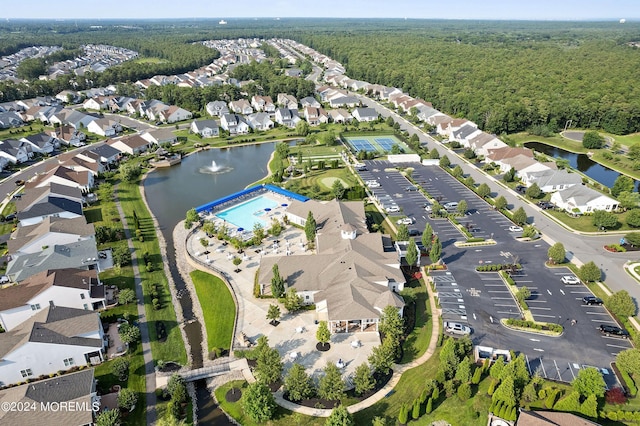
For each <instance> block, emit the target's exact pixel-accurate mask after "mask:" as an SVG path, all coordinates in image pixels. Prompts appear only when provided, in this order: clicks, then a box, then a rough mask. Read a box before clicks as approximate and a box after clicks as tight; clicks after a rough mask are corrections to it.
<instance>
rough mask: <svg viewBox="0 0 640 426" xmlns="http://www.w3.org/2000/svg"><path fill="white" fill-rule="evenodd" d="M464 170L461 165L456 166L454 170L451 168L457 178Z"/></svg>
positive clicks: (452, 173)
mask: <svg viewBox="0 0 640 426" xmlns="http://www.w3.org/2000/svg"><path fill="white" fill-rule="evenodd" d="M463 174H464V172H463V171H462V167H460V166H459V165H457V166H455V167H454V168H453V170H451V175H452V176H453V177H455V178H461V177H462V175H463Z"/></svg>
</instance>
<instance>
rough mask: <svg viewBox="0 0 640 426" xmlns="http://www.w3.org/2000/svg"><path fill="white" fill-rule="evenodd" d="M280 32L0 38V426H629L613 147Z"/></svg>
mask: <svg viewBox="0 0 640 426" xmlns="http://www.w3.org/2000/svg"><path fill="white" fill-rule="evenodd" d="M279 21H280V20H279V19H275V20H274V21H273V23H272V24H270V25H267V24H266V23H263V22H258V20H257V19H256V20H255V21H247V22H248V23H251V22H254V24H255V30H254V31H253V32H252V31H248V28H250V26H245V27H244V28H243V27H236V25H238V24H237V23H235V22H231V23H227V21H225V20H224V19H223V20H221V21H218V20H215V22H213V21H212V22H208V21H203V22H206V24H202V23H198V22H196V21H194V23H193V27H191V26H190V25H191V24H188V23H187V24H185V23H183V22H179V23H176V24H175V25H176V26H175V27H170V26H167V27H164V25H165V23H164V22H162V21H161V22H160V23H153V24H149V25H150V27H147V23H145V22H144V21H143V22H142V23H141V24H140V26H138V24H136V25H130V24H132V23H133V22H131V23H129V22H125V23H124V24H117V25H116V24H112V23H110V22H105V23H100V24H99V25H92V26H88V27H86V28H84V27H83V28H82V29H78V27H77V24H75V28H76V29H75V30H74V25H73V24H71V23H61V24H59V25H61V26H60V28H64V29H65V30H64V31H60V32H59V33H58V30H52V31H51V34H50V35H49V36H47V37H50V38H46V39H43V40H51V44H52V45H51V46H47V45H45V44H47V43H44V42H42V43H35V42H34V43H33V45H31V46H29V45H28V43H27V44H25V43H24V42H22V41H20V42H17V41H16V40H17V39H15V37H16V35H15V34H18V33H19V32H20V31H23V29H17V28H18V27H15V26H13V25H16V24H13V23H11V22H9V21H7V23H5V25H7V26H8V27H7V28H13V29H14V32H13V33H10V32H7V34H13V35H11V36H10V38H9V39H7V40H8V41H6V42H3V43H6V46H4V45H3V50H2V51H3V53H5V55H4V56H2V57H1V58H0V85H1V87H0V96H1V97H2V98H1V100H2V102H0V129H1V136H0V172H1V177H2V180H1V181H0V186H2V188H3V190H4V193H5V194H6V196H3V198H4V199H3V200H2V203H1V204H0V205H1V206H2V211H0V216H1V217H0V219H2V220H1V221H0V228H1V229H2V234H3V235H2V238H1V239H0V244H1V245H3V246H4V248H5V250H4V252H3V262H2V263H3V265H2V267H1V269H2V271H1V272H0V327H1V329H0V352H2V354H1V355H2V356H0V402H1V403H2V404H3V405H2V408H3V410H0V423H2V424H5V423H6V424H35V423H47V422H50V423H51V424H54V423H55V424H69V425H75V424H78V425H87V424H97V425H118V424H132V425H133V424H161V422H175V423H176V424H177V423H180V422H182V424H197V423H202V424H283V425H284V424H294V423H295V424H298V423H300V422H305V423H309V424H312V425H337V424H340V425H355V424H374V425H381V424H401V425H405V424H409V423H411V424H430V425H431V424H434V425H447V424H448V425H457V424H464V425H466V424H490V425H505V424H508V425H512V426H514V425H538V424H540V425H542V424H545V425H546V424H549V425H551V424H557V425H565V424H566V425H569V424H571V425H573V424H614V423H612V422H617V421H619V422H623V423H624V424H627V423H629V424H631V423H632V422H633V421H635V419H637V415H638V413H640V410H638V408H636V407H637V398H638V397H637V396H636V393H637V389H636V388H637V386H638V385H640V382H638V380H640V373H638V370H637V369H636V366H638V365H640V364H639V363H638V360H639V359H640V355H639V354H640V352H638V349H637V346H636V345H637V344H638V334H639V333H640V325H639V324H638V317H637V302H636V301H637V300H638V299H637V297H638V296H640V291H638V287H637V285H638V283H639V282H640V274H639V273H640V264H639V263H637V258H636V257H635V256H634V254H633V253H634V252H635V251H636V250H637V247H638V246H640V232H638V231H637V230H638V229H639V228H640V219H638V218H637V212H638V211H640V200H639V199H638V198H637V188H636V186H637V185H636V184H637V182H636V181H635V180H634V178H635V176H636V173H635V171H634V169H633V166H630V165H629V164H627V163H626V162H625V161H626V160H625V159H624V157H628V158H636V157H637V158H640V156H638V154H637V153H636V152H635V148H634V146H636V145H634V144H633V143H634V140H633V139H632V138H633V136H629V135H627V133H630V132H621V133H622V134H623V136H620V137H618V136H619V135H617V134H616V133H614V132H611V131H605V130H604V129H603V128H602V127H600V126H599V125H598V124H596V121H597V120H596V119H595V118H594V119H593V121H592V122H590V123H587V125H584V122H581V125H580V126H575V125H574V127H572V120H576V121H577V120H578V119H577V118H575V117H574V116H570V115H566V117H565V116H563V117H565V118H566V119H565V120H564V121H563V122H562V123H559V122H558V120H557V118H556V117H555V116H554V118H553V120H551V119H550V120H549V122H548V123H542V124H540V123H537V124H535V125H531V126H530V127H529V128H528V129H527V130H526V131H520V132H517V131H513V132H510V131H499V130H497V129H498V128H499V127H500V126H499V125H498V124H496V121H498V119H497V118H495V117H496V114H498V111H497V110H495V109H494V110H493V111H484V110H483V111H479V112H478V113H475V112H473V111H466V113H465V110H464V109H462V108H461V107H460V105H461V103H456V102H459V101H460V99H462V98H464V96H469V97H471V96H472V94H471V92H470V91H472V89H473V88H472V87H466V88H465V90H467V92H466V93H465V91H464V90H463V91H458V92H457V93H453V92H452V93H451V94H449V93H447V99H448V100H447V101H446V102H443V100H442V98H441V97H440V94H441V93H443V92H445V91H446V90H450V88H449V89H448V88H447V87H446V86H445V85H442V87H441V88H439V89H438V90H439V92H438V95H435V94H433V93H434V92H429V90H431V89H432V87H431V86H430V83H424V80H418V79H421V78H423V77H424V76H423V75H422V74H420V73H415V75H413V76H406V75H404V74H402V73H401V70H403V69H404V66H405V65H403V64H396V65H397V66H398V71H397V72H396V73H391V74H385V73H384V72H383V71H381V70H382V69H383V68H384V67H386V66H388V64H382V63H381V62H380V59H377V61H378V63H375V59H373V58H378V56H377V55H378V53H377V52H374V51H367V49H368V48H361V47H355V46H360V45H359V44H358V43H364V41H362V40H365V39H366V38H367V36H366V35H365V36H362V35H361V34H367V33H366V31H372V34H377V36H378V37H380V40H383V38H384V37H383V36H382V35H380V34H381V33H379V32H377V31H383V30H382V29H375V27H371V26H370V25H371V24H370V23H369V22H368V21H362V22H363V23H362V25H364V26H363V28H358V26H357V25H356V26H355V27H353V30H352V31H353V33H349V34H350V35H349V37H351V38H349V37H345V39H344V41H343V43H344V46H341V47H340V48H338V47H337V45H336V46H333V47H331V44H326V40H327V39H326V38H324V37H330V36H329V35H327V34H328V33H327V34H322V35H321V36H318V37H319V38H317V39H314V38H313V37H311V38H304V37H301V36H300V34H302V32H297V31H302V30H299V29H295V30H293V29H290V30H287V31H284V30H282V28H284V27H281V25H282V24H283V23H282V22H279ZM329 21H331V20H329ZM405 21H406V18H405ZM168 22H172V21H168ZM255 22H258V23H255ZM296 22H298V21H296ZM312 22H313V20H312ZM355 22H360V21H358V20H356V21H355ZM365 22H366V23H365ZM254 24H252V25H254ZM622 24H623V23H622V22H621V23H620V24H619V25H622ZM34 25H35V24H34ZM56 25H58V24H56ZM154 25H158V27H154ZM199 25H203V26H202V27H201V28H200V29H198V30H196V28H198V26H199ZM247 25H248V24H247ZM263 25H266V26H264V27H263ZM287 25H288V24H287ZM296 25H301V28H303V27H304V26H305V25H311V24H309V23H305V21H304V20H302V21H300V24H296ZM313 25H319V24H313ZM323 25H324V24H323ZM331 25H335V24H331ZM384 25H387V23H385V24H384ZM384 25H383V28H384ZM393 25H409V26H410V27H411V28H414V27H413V25H415V24H414V23H412V22H409V23H406V22H405V23H401V24H398V23H395V24H393ZM456 25H457V24H456ZM585 25H587V24H585ZM209 26H211V28H209ZM271 26H273V28H271ZM0 27H2V25H0ZM34 28H38V27H37V26H35V27H34ZM160 28H164V31H166V34H165V35H163V36H158V35H157V34H158V31H160V33H162V31H161V30H160ZM292 28H297V27H295V25H294V26H292ZM330 28H334V27H330ZM367 28H368V30H367ZM392 28H394V27H392ZM474 28H475V27H474ZM527 28H528V27H527ZM0 29H1V28H0ZM228 29H232V31H229V30H228ZM396 29H397V28H396ZM281 30H282V31H281ZM25 31H26V30H25ZM75 31H78V32H79V33H82V34H84V35H83V36H82V37H81V38H86V40H85V41H83V42H82V43H78V41H77V40H78V39H76V38H73V37H74V36H71V38H67V35H66V34H67V32H69V34H73V33H74V32H75ZM109 31H112V32H113V33H112V34H109ZM173 31H177V32H176V33H175V34H180V35H179V36H176V35H174V33H173ZM304 31H307V30H304ZM308 31H309V34H315V33H314V31H315V30H311V29H309V30H308ZM336 31H337V30H336ZM340 31H343V30H342V29H340ZM344 31H346V30H344ZM350 31H351V30H350ZM389 31H390V32H394V30H389ZM412 31H417V32H421V31H424V29H419V27H415V28H414V29H413V30H412ZM438 31H444V32H443V34H445V33H446V31H451V30H450V29H447V30H446V31H445V30H440V29H439V30H438ZM461 31H462V30H461ZM464 31H465V33H464V35H459V36H457V38H456V37H453V38H447V37H444V40H445V42H446V43H451V45H452V46H453V48H460V46H461V45H466V44H468V45H469V46H475V45H474V43H476V39H475V37H477V34H476V35H473V36H469V35H468V34H470V33H467V31H471V30H467V29H464ZM493 31H497V30H492V32H491V34H492V37H493V34H494V33H493ZM504 31H505V34H511V33H510V31H514V30H513V29H509V30H506V29H505V30H504ZM522 31H524V30H522ZM527 31H529V29H527ZM555 31H558V30H556V29H554V30H553V31H551V32H550V34H552V35H550V36H549V37H550V39H551V40H559V39H561V38H562V37H560V36H558V35H557V34H558V33H556V32H555ZM401 32H402V31H400V32H398V34H400V33H401ZM85 33H86V34H85ZM92 33H95V34H100V37H94V35H93V34H92ZM523 33H524V32H523ZM533 33H534V32H532V33H531V34H533ZM25 34H29V36H28V38H27V39H28V40H37V37H36V35H37V33H34V34H31V33H29V32H28V31H27V32H26V33H25ZM142 34H144V37H150V38H149V40H147V41H139V40H141V39H140V38H139V37H140V36H141V35H142ZM227 34H228V35H227ZM239 34H246V37H242V36H239ZM263 34H264V35H263ZM274 34H281V35H277V36H274ZM527 34H529V33H528V32H527ZM607 34H608V33H607ZM465 36H466V37H470V38H467V39H465ZM34 37H35V38H34ZM129 37H130V40H129V41H127V40H128V38H129ZM156 37H159V38H156ZM163 37H166V38H163ZM174 37H177V38H175V40H180V41H179V42H178V41H175V40H174ZM359 37H364V38H363V39H362V40H360V39H359ZM389 37H391V35H389ZM393 37H395V35H394V36H393ZM407 37H409V38H410V37H413V35H411V36H407ZM437 37H441V35H440V34H438V36H437ZM437 37H436V38H437ZM505 37H506V36H505ZM509 37H511V36H509ZM532 37H533V36H532ZM536 37H537V36H536ZM555 37H558V38H557V39H556V38H555ZM576 37H577V36H576ZM594 37H595V36H594ZM602 37H603V39H605V40H608V38H606V37H605V36H602ZM516 38H517V37H516ZM497 39H499V37H498V38H497ZM497 39H496V40H497ZM506 39H507V38H504V39H501V40H502V41H501V42H504V43H507V42H506V41H505V40H506ZM55 40H58V42H56V43H54V41H55ZM111 40H113V41H111ZM185 40H188V42H185ZM301 40H305V43H302V42H301ZM471 40H473V41H471ZM492 40H493V39H492ZM509 40H510V41H509V43H511V42H513V41H511V39H509ZM536 40H538V39H537V38H536ZM492 42H493V41H492ZM520 42H521V40H518V43H520ZM538 42H539V43H540V44H542V43H547V42H548V40H547V39H545V38H544V37H540V39H539V41H538ZM149 43H155V45H154V44H149ZM174 43H181V46H182V47H183V50H184V51H180V49H177V50H176V46H177V44H174ZM380 43H381V44H380V47H379V48H380V49H386V48H387V47H385V44H384V43H383V42H382V41H380ZM532 43H533V42H532ZM0 44H2V43H0ZM54 44H55V45H54ZM365 44H366V43H365ZM150 46H154V47H153V48H151V47H150ZM363 46H364V45H363ZM443 46H446V49H448V48H449V46H448V45H441V46H440V47H441V48H442V49H445V47H443ZM133 47H135V49H134V48H133ZM626 47H627V48H628V49H632V47H631V46H628V45H627V46H626ZM341 48H344V49H347V50H346V51H349V49H352V54H351V55H345V54H344V53H343V50H340V49H341ZM484 48H487V47H484ZM590 48H595V47H593V46H591V47H590ZM359 49H364V50H359ZM398 49H399V50H402V49H404V48H403V47H401V46H398ZM446 49H445V50H446ZM492 49H493V47H492ZM363 52H365V53H363ZM467 54H468V55H469V56H471V55H470V54H469V53H467ZM416 55H418V56H416V57H417V58H418V57H420V56H419V53H416ZM338 59H339V60H338ZM474 60H476V61H478V59H477V58H475V57H474ZM368 61H373V62H374V63H373V64H370V62H368ZM425 61H428V60H425ZM176 64H178V65H176ZM416 66H417V65H416ZM434 66H435V65H434ZM452 67H453V66H452ZM442 69H448V68H447V67H445V68H439V71H438V72H442ZM434 70H435V68H434ZM156 71H157V72H156ZM433 72H434V74H433V75H432V76H431V77H433V78H434V81H435V75H436V74H437V73H436V71H433ZM468 72H470V71H469V70H467V69H461V70H460V71H459V73H460V74H458V75H456V77H454V78H453V80H460V81H462V80H464V78H465V73H468ZM425 78H426V77H425ZM367 80H371V81H367ZM418 81H420V82H421V83H420V84H418V83H416V82H418ZM423 83H424V84H423ZM507 85H508V84H507V83H505V87H507ZM396 86H398V87H396ZM34 88H37V90H36V89H34ZM510 90H511V92H515V91H516V88H511V89H510ZM19 93H29V94H30V96H23V97H21V96H18V94H19ZM425 93H426V94H429V93H432V95H429V96H426V95H425ZM432 96H433V98H432ZM543 101H544V102H543ZM545 102H547V101H546V100H536V101H535V102H534V101H532V100H531V99H530V98H527V99H526V101H523V104H526V105H527V107H529V108H532V107H531V105H532V104H536V107H539V108H540V109H544V108H547V106H548V105H547V104H545ZM505 108H515V107H514V106H513V103H505ZM567 108H568V107H567ZM525 109H526V108H524V107H523V108H522V110H518V111H519V113H518V114H519V115H518V114H516V113H514V114H512V115H511V116H509V117H508V118H505V119H504V121H505V122H508V124H505V127H507V128H508V127H509V126H511V128H515V127H516V125H515V124H514V122H516V121H517V120H518V119H521V118H522V116H523V115H525V113H524V112H523V111H524V110H525ZM547 111H548V114H549V116H550V117H551V116H552V115H553V114H556V113H557V111H556V110H553V108H551V107H548V108H547ZM528 113H530V114H532V113H531V111H530V110H529V112H528ZM516 116H517V117H518V118H516ZM572 117H574V118H572ZM599 120H603V121H606V119H605V118H600V119H599ZM551 122H552V123H551ZM598 123H599V122H598ZM552 125H553V126H552ZM545 126H548V127H545ZM563 126H564V130H562V127H563ZM552 127H553V129H554V131H551V130H549V129H551V128H552ZM545 135H546V136H545ZM619 141H622V142H619ZM567 147H570V148H571V149H572V150H573V151H571V150H569V149H568V148H567ZM565 148H566V149H565ZM587 161H588V162H589V163H587ZM585 164H588V166H585ZM614 166H615V167H614ZM608 173H613V175H614V178H613V179H611V178H610V175H609V174H608ZM602 176H605V178H603V177H602ZM607 179H609V180H607ZM49 402H56V403H62V402H65V403H66V402H69V403H72V404H73V406H74V407H79V408H78V409H77V410H76V411H77V413H76V415H72V414H71V413H69V412H68V411H69V410H67V411H65V412H63V410H59V412H56V413H55V415H54V414H51V416H52V417H51V418H48V417H47V416H48V415H49V414H50V413H47V412H46V410H44V409H39V410H40V411H39V412H35V413H34V412H31V413H17V412H15V410H5V409H4V408H5V405H4V404H5V403H9V405H6V407H9V408H10V407H12V406H15V407H26V406H29V407H31V405H32V404H36V403H37V404H40V405H38V407H42V406H43V405H42V403H49ZM11 404H13V405H11ZM63 405H64V404H63ZM34 406H35V405H34ZM65 406H66V405H65ZM277 407H279V408H277ZM214 409H215V410H216V412H217V413H218V414H217V415H218V416H219V417H218V419H217V420H215V421H214V420H212V418H210V417H209V415H210V414H209V413H210V412H212V411H213V410H214ZM31 411H34V410H31ZM35 411H38V410H35ZM162 424H173V423H162ZM616 424H619V423H616ZM620 424H621V423H620Z"/></svg>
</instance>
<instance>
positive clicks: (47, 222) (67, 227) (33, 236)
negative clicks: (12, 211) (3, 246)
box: [7, 216, 95, 253]
mask: <svg viewBox="0 0 640 426" xmlns="http://www.w3.org/2000/svg"><path fill="white" fill-rule="evenodd" d="M48 233H58V234H71V235H78V236H80V237H88V236H91V235H95V228H94V226H93V225H92V224H90V223H87V221H86V219H85V218H84V216H79V217H76V218H73V219H65V218H60V217H54V216H48V217H46V218H45V219H44V220H43V221H42V222H39V223H37V224H35V225H30V226H20V227H18V229H16V232H14V234H13V235H12V238H11V239H10V240H9V241H7V248H8V249H9V253H15V252H16V251H19V250H20V248H22V247H24V246H25V245H26V244H29V243H30V242H31V241H33V240H37V239H39V238H40V237H42V236H44V235H46V234H48Z"/></svg>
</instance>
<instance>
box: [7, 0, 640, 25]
mask: <svg viewBox="0 0 640 426" xmlns="http://www.w3.org/2000/svg"><path fill="white" fill-rule="evenodd" d="M5 6H6V7H3V8H2V9H3V10H2V11H0V18H36V19H47V18H49V19H80V18H131V19H141V18H152V19H153V18H192V17H202V18H224V19H230V18H234V17H251V18H253V17H281V18H284V17H338V18H353V17H355V18H404V17H409V18H421V19H502V20H510V19H514V20H522V19H531V20H612V19H615V20H618V19H621V18H625V19H627V20H638V19H640V1H638V0H456V1H444V2H443V1H434V0H322V1H306V0H240V1H225V0H182V1H180V0H127V1H125V0H55V1H53V2H52V1H51V0H26V1H13V2H11V5H10V6H9V5H5Z"/></svg>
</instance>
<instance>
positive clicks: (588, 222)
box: [546, 210, 637, 232]
mask: <svg viewBox="0 0 640 426" xmlns="http://www.w3.org/2000/svg"><path fill="white" fill-rule="evenodd" d="M546 213H547V214H549V215H550V216H552V217H554V218H556V219H558V220H559V221H560V222H562V223H564V224H565V225H566V226H568V227H570V228H572V229H575V230H576V231H581V232H600V230H599V229H597V228H596V227H595V226H594V225H593V216H590V215H583V216H580V217H570V216H569V215H567V214H566V213H564V212H560V211H556V210H546ZM614 214H615V216H616V218H617V219H618V226H617V227H616V228H614V229H609V231H637V229H636V228H631V227H629V225H627V223H626V217H627V214H629V211H626V212H623V213H614Z"/></svg>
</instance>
